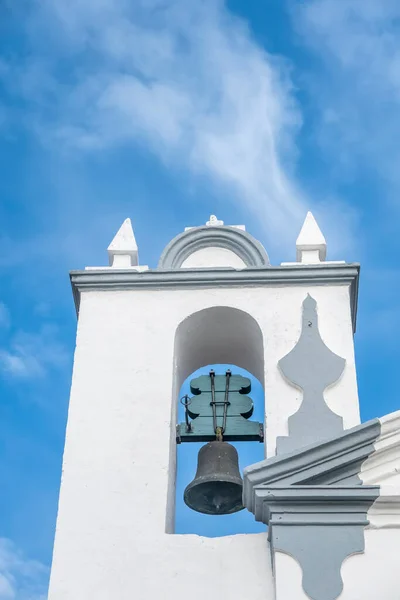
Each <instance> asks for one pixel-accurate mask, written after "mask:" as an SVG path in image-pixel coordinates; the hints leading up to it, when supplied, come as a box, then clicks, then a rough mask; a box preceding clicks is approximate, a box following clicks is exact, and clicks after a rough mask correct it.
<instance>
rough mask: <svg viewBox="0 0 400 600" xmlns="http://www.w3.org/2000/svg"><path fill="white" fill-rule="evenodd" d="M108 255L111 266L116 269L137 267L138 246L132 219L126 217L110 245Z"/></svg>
mask: <svg viewBox="0 0 400 600" xmlns="http://www.w3.org/2000/svg"><path fill="white" fill-rule="evenodd" d="M108 257H109V261H110V266H111V267H114V268H116V269H125V268H127V267H135V266H137V265H138V264H139V257H138V247H137V244H136V240H135V235H134V233H133V229H132V224H131V220H130V219H125V221H124V222H123V223H122V225H121V227H120V229H119V230H118V232H117V234H116V236H115V237H114V239H113V241H112V242H111V244H110V245H109V246H108Z"/></svg>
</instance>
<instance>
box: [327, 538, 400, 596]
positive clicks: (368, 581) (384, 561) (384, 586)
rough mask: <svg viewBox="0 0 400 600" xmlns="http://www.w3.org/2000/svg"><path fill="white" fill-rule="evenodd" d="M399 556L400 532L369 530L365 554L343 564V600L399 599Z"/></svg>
mask: <svg viewBox="0 0 400 600" xmlns="http://www.w3.org/2000/svg"><path fill="white" fill-rule="evenodd" d="M399 556H400V532H399V530H398V529H380V530H372V529H367V530H365V552H364V553H363V554H355V555H353V556H350V557H348V558H347V559H346V560H345V561H344V563H343V565H342V571H341V573H342V578H343V584H344V589H343V592H342V594H341V595H340V597H339V598H340V600H377V599H382V600H399V597H400V574H399Z"/></svg>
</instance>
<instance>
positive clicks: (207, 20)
mask: <svg viewBox="0 0 400 600" xmlns="http://www.w3.org/2000/svg"><path fill="white" fill-rule="evenodd" d="M26 25H27V28H28V32H29V35H30V40H31V43H32V47H31V48H30V51H29V54H28V55H27V56H25V57H23V58H22V60H21V59H20V60H18V61H17V62H16V63H14V64H12V65H11V66H9V67H8V69H7V70H6V71H5V77H7V81H8V84H9V89H10V90H11V92H12V93H14V94H17V95H19V96H20V97H22V98H24V99H25V103H26V106H25V107H24V114H25V117H24V119H25V123H26V124H27V126H29V127H31V128H33V129H34V131H35V133H36V134H37V135H39V136H40V138H41V139H42V141H43V142H44V143H45V144H53V145H54V147H55V148H56V149H58V150H59V149H60V148H62V149H63V150H64V151H65V150H67V149H68V148H69V149H70V150H71V149H72V150H73V151H74V152H76V150H77V149H79V150H80V151H84V152H94V151H96V152H99V151H102V150H104V149H108V148H111V147H114V146H115V145H130V144H135V145H137V144H141V145H142V146H143V147H145V148H146V149H147V150H150V151H151V152H153V153H154V154H155V155H156V156H158V157H159V158H160V160H161V161H163V162H164V163H166V164H168V166H171V165H173V166H176V167H177V168H178V169H182V167H184V168H186V169H188V170H190V171H191V172H192V173H197V174H199V175H201V176H204V175H205V176H207V177H208V178H210V179H211V180H212V181H213V183H214V185H217V186H218V185H219V186H222V188H223V189H224V190H228V191H229V194H230V195H231V198H232V200H233V201H235V202H237V203H240V204H241V205H243V204H244V205H245V206H246V210H247V211H251V212H252V213H253V215H254V216H256V217H257V218H258V219H259V220H260V222H261V224H262V225H263V226H264V228H265V230H266V231H267V232H269V233H272V232H273V235H271V238H272V239H275V240H276V241H278V240H279V243H280V242H281V241H282V239H284V238H285V237H286V236H287V237H288V238H290V240H291V241H292V242H293V239H294V236H295V234H296V233H297V230H298V227H299V225H300V223H301V220H302V219H303V218H304V215H305V211H306V209H307V208H310V205H311V204H312V202H311V201H310V200H309V199H305V198H304V195H303V193H302V190H301V186H300V185H299V183H298V181H297V179H296V177H295V175H294V173H295V164H296V158H297V150H296V143H295V142H296V134H297V132H298V130H299V128H300V126H301V122H302V118H301V114H300V110H299V107H298V105H297V103H296V100H295V94H294V89H293V85H292V83H291V78H290V65H289V64H288V63H286V62H285V61H284V60H283V59H281V58H278V57H276V56H271V55H270V54H268V53H267V52H266V51H265V50H264V49H263V48H262V47H260V45H258V44H257V43H256V42H255V40H254V38H253V37H252V35H251V33H250V31H249V29H248V28H247V26H246V24H245V23H244V22H243V21H242V20H240V19H239V18H236V17H234V16H233V15H232V14H231V13H230V12H229V11H228V10H227V8H226V7H225V5H224V3H223V2H222V1H219V2H210V3H205V2H198V1H195V0H169V1H168V2H165V1H162V0H141V1H138V2H135V4H134V6H133V5H132V4H131V3H129V2H125V1H122V2H114V1H112V0H101V1H96V2H94V1H93V0H84V1H78V0H72V1H71V2H69V3H68V6H66V5H65V3H64V2H62V1H61V0H47V1H46V2H40V3H39V2H37V3H32V11H31V12H30V13H29V17H28V19H27V22H26ZM26 108H28V109H29V110H28V111H27V112H26V111H25V109H26ZM277 232H279V235H277Z"/></svg>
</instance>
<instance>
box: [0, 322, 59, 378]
mask: <svg viewBox="0 0 400 600" xmlns="http://www.w3.org/2000/svg"><path fill="white" fill-rule="evenodd" d="M68 360H69V354H68V352H67V350H66V349H65V347H64V346H63V345H62V344H61V343H60V342H58V340H57V331H56V329H55V328H54V327H51V326H48V325H47V326H44V327H42V329H41V330H40V331H39V333H35V334H32V333H26V332H24V331H19V332H17V333H16V334H15V335H14V336H13V338H12V339H11V342H10V343H9V345H8V346H7V347H4V346H3V347H2V348H1V347H0V371H3V373H4V374H5V375H8V376H10V377H15V378H28V379H29V378H37V377H43V376H45V375H46V374H47V372H48V370H49V369H53V368H61V367H63V366H65V365H66V364H67V363H68Z"/></svg>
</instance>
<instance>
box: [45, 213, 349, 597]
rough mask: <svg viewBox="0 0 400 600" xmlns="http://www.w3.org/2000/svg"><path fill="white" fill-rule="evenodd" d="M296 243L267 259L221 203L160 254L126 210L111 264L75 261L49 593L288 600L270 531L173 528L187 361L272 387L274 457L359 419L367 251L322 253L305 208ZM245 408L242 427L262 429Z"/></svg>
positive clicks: (269, 433) (268, 395) (268, 414)
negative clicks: (228, 368)
mask: <svg viewBox="0 0 400 600" xmlns="http://www.w3.org/2000/svg"><path fill="white" fill-rule="evenodd" d="M296 251H297V256H296V259H297V260H296V262H292V263H283V264H281V265H278V266H272V265H271V264H270V261H269V258H268V254H267V252H266V250H265V249H264V247H263V246H262V244H261V243H260V242H259V241H257V240H256V239H255V238H254V237H253V236H252V235H250V234H249V233H248V232H247V231H246V230H245V227H244V226H226V225H224V223H223V222H222V221H220V220H218V219H217V218H216V217H214V216H212V217H211V218H210V220H209V221H208V222H207V223H206V225H204V226H200V227H190V228H187V229H186V230H185V231H184V232H183V233H180V234H179V235H177V237H175V238H174V239H173V240H172V241H171V242H169V243H168V245H167V246H166V248H165V250H164V251H163V253H162V255H161V258H160V261H159V264H158V266H157V268H155V269H150V268H148V267H147V266H141V265H140V264H139V259H138V248H137V244H136V241H135V237H134V234H133V231H132V227H131V224H130V221H129V219H127V220H126V221H125V222H124V223H123V225H122V227H121V229H120V230H119V232H118V233H117V235H116V236H115V238H114V240H113V241H112V243H111V245H110V246H109V248H108V253H109V262H110V265H109V266H108V267H87V268H86V269H85V270H82V271H73V272H72V273H71V283H72V290H73V294H74V299H75V304H76V308H77V313H78V329H77V339H76V350H75V358H74V368H73V378H72V387H71V397H70V407H69V415H68V425H67V431H66V441H65V451H64V460H63V474H62V482H61V491H60V500H59V511H58V518H57V527H56V537H55V546H54V556H53V566H52V573H51V582H50V591H49V600H91V599H96V600H111V599H112V600H114V599H115V600H132V598H133V597H135V598H151V599H153V598H154V599H155V598H159V597H162V598H164V599H165V600H187V597H188V595H189V591H190V598H191V600H200V599H201V600H204V598H207V597H210V598H211V597H212V598H214V597H226V598H229V599H230V600H243V598H249V599H250V598H251V599H252V600H266V599H271V600H272V599H274V598H278V600H281V598H282V600H283V596H281V597H278V596H276V593H277V589H278V588H277V587H276V584H275V581H274V576H273V573H272V568H273V566H272V563H273V561H272V560H271V555H270V545H269V541H268V539H267V533H265V534H249V535H237V536H228V537H223V538H202V537H199V536H194V535H176V534H175V533H174V509H175V476H176V443H177V435H178V434H177V432H180V433H181V434H182V433H183V434H184V432H185V429H184V428H183V429H181V430H179V426H180V424H179V423H178V419H177V404H178V400H179V392H180V389H181V386H182V384H183V382H184V381H185V380H186V379H187V378H188V377H189V376H190V375H191V374H192V373H193V372H195V371H196V370H197V369H199V368H200V367H204V366H205V365H209V364H229V365H237V366H238V367H241V368H243V369H246V370H247V371H248V372H249V373H251V374H252V375H254V376H255V377H256V378H257V379H258V380H259V381H260V382H261V384H262V385H263V387H264V392H265V421H264V423H261V428H262V430H263V436H264V437H263V443H264V444H265V456H266V457H267V459H272V457H275V455H276V457H277V458H279V457H280V456H284V455H287V454H290V453H293V452H295V451H297V450H299V449H301V448H304V447H308V446H310V445H315V444H319V443H321V442H322V441H324V440H325V439H329V438H332V437H334V436H340V435H342V434H343V432H345V431H346V430H348V429H349V428H353V427H355V426H357V425H359V423H360V416H359V404H358V393H357V382H356V369H355V361H354V347H353V332H354V330H355V321H356V311H357V292H358V277H359V266H358V265H357V264H348V263H345V262H328V261H326V260H325V258H326V242H325V239H324V237H323V235H322V233H321V231H320V229H319V227H318V225H317V223H316V222H315V220H314V218H313V216H312V215H311V213H308V215H307V217H306V220H305V222H304V225H303V228H302V230H301V232H300V235H299V238H298V240H297V243H296ZM203 383H204V382H203ZM237 383H238V382H237ZM239 383H240V385H242V384H243V382H239ZM201 385H203V384H201ZM207 385H208V384H207ZM210 385H211V383H210ZM218 385H219V383H218ZM223 385H224V386H226V381H225V382H224V383H223ZM242 387H243V386H242ZM244 387H245V386H244ZM244 387H243V389H242V388H240V390H241V393H242V392H243V390H244ZM199 389H200V388H199ZM221 389H222V392H223V394H224V393H225V390H226V388H225V387H223V388H221ZM236 389H238V388H235V390H236ZM201 391H202V392H203V393H204V394H205V393H210V394H211V388H210V389H208V388H207V389H206V388H203V389H201ZM244 392H245V390H244ZM223 394H222V395H223ZM194 395H196V394H194ZM244 395H245V394H244ZM250 395H251V394H250ZM199 397H200V396H199ZM236 401H237V402H238V404H237V411H238V412H236V413H235V412H230V413H228V418H231V419H233V418H240V419H242V418H243V421H246V419H245V418H244V417H243V415H246V414H247V413H250V410H249V409H248V408H246V406H247V405H246V402H245V400H243V394H242V396H241V397H240V398H239V397H238V398H237V399H236V400H235V402H236ZM200 404H201V403H200ZM203 404H204V403H203ZM206 405H207V402H205V404H204V406H206ZM202 406H203V405H202ZM208 406H210V402H208ZM231 407H232V409H231ZM206 408H207V407H206ZM233 409H234V405H233V400H232V404H231V405H230V408H229V410H231V411H233ZM201 410H203V408H201ZM201 410H200V409H198V413H196V411H195V407H192V414H191V416H190V417H189V420H190V421H192V417H193V416H195V414H200V417H199V418H201V417H202V413H201ZM204 410H206V409H204ZM207 410H208V409H207ZM221 410H222V413H218V414H219V416H221V415H222V416H223V410H224V408H223V407H222V408H221ZM207 415H208V417H209V418H210V419H212V417H213V413H212V412H208V413H207ZM249 417H250V418H249V419H248V421H246V423H247V425H246V426H245V427H243V430H244V429H246V428H247V429H246V432H247V433H246V435H247V434H248V435H253V437H255V438H258V437H259V435H260V427H259V426H260V424H258V423H255V422H254V421H252V419H251V416H250V414H249ZM194 424H195V425H196V421H195V420H194ZM232 424H233V421H230V423H229V427H231V425H232ZM177 426H178V429H177ZM196 427H197V426H196ZM205 427H206V425H205ZM207 427H208V425H207ZM240 427H241V425H240ZM198 430H199V428H197V429H196V431H198ZM240 431H242V429H240ZM204 435H208V434H207V432H206V433H205V434H204ZM207 440H208V438H207V437H205V438H204V442H205V443H208V441H207ZM178 441H179V440H178ZM186 441H187V440H183V441H182V443H185V442H186ZM228 441H229V440H228ZM258 441H259V440H258ZM219 443H221V444H224V443H225V441H221V440H220V441H219ZM257 473H258V471H257ZM189 483H190V482H189V481H188V484H189ZM246 485H247V483H246V481H245V487H246ZM249 485H250V484H249ZM248 489H250V487H249V488H248ZM252 489H253V488H252ZM189 491H190V490H189ZM249 493H250V492H249ZM239 499H240V498H239ZM250 504H251V501H250V500H247V501H246V507H247V508H249V510H251V507H250ZM218 506H219V505H218ZM260 510H261V509H260ZM211 518H212V517H211ZM260 519H261V520H262V517H260ZM296 597H298V598H303V597H304V598H307V596H300V595H298V596H296ZM292 598H294V596H292V597H291V598H290V600H292ZM285 600H286V597H285ZM287 600H289V596H287ZM317 600H320V598H317ZM321 600H324V599H321Z"/></svg>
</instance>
